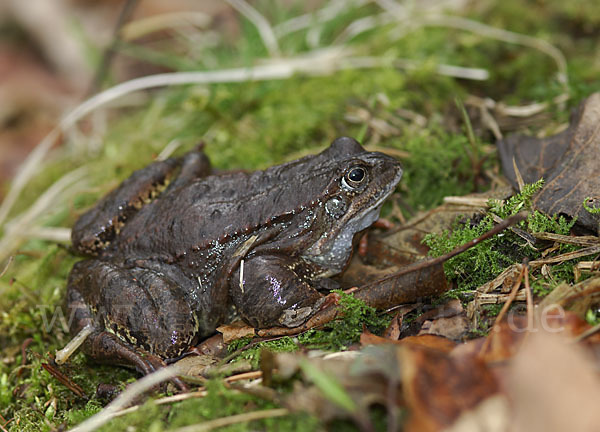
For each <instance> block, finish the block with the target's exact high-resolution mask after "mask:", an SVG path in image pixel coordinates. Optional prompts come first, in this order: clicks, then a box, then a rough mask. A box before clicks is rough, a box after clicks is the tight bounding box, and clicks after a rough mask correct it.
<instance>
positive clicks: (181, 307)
mask: <svg viewBox="0 0 600 432" xmlns="http://www.w3.org/2000/svg"><path fill="white" fill-rule="evenodd" d="M185 299H186V296H184V295H183V292H182V288H181V287H180V286H179V285H178V284H176V283H174V282H172V281H171V280H170V279H169V278H167V277H166V276H164V275H163V274H162V273H159V272H156V271H153V270H148V269H145V268H131V269H128V268H122V267H119V266H117V265H115V264H113V263H108V262H105V261H101V260H87V261H81V262H78V263H77V264H75V266H74V267H73V270H72V272H71V274H70V276H69V282H68V286H67V308H68V312H69V314H70V315H69V316H70V317H71V334H76V333H78V332H79V331H80V330H81V329H82V328H83V327H85V326H86V325H91V326H92V327H93V331H92V334H91V335H90V336H89V337H88V338H87V340H86V341H85V342H84V345H83V350H84V352H85V353H86V354H88V355H89V356H90V357H92V358H93V359H94V360H96V361H98V362H101V363H109V364H115V365H121V366H129V367H133V368H135V369H136V370H138V371H139V372H140V373H142V374H148V373H151V372H153V371H155V370H156V369H158V368H160V367H163V366H164V365H165V362H164V360H163V359H165V358H175V357H177V356H179V355H180V354H182V353H183V352H184V351H185V350H186V349H187V348H188V347H189V346H190V345H192V344H193V343H194V342H195V341H196V336H197V334H198V324H199V321H198V317H197V316H196V313H195V311H194V310H193V308H192V306H191V305H190V304H188V303H187V301H186V300H185ZM176 382H177V384H178V386H179V387H180V388H182V389H183V388H184V387H185V386H184V385H182V383H181V382H179V381H176Z"/></svg>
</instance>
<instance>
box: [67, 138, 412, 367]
mask: <svg viewBox="0 0 600 432" xmlns="http://www.w3.org/2000/svg"><path fill="white" fill-rule="evenodd" d="M401 174H402V169H401V168H400V165H399V164H398V162H397V161H395V160H394V159H392V158H391V157H389V156H386V155H384V154H381V153H370V152H366V151H365V150H364V149H363V148H362V147H361V146H360V145H359V144H358V143H357V142H356V141H354V140H353V139H351V138H339V139H337V140H335V141H334V142H333V143H332V145H331V146H330V147H329V148H328V149H327V150H325V151H323V152H322V153H320V154H318V155H314V156H308V157H305V158H302V159H299V160H296V161H293V162H289V163H286V164H283V165H278V166H274V167H271V168H268V169H266V170H263V171H256V172H253V173H242V172H236V173H224V174H218V175H210V164H209V162H208V160H207V158H206V157H205V155H204V154H203V153H202V152H200V151H193V152H190V153H188V154H186V155H184V156H183V157H181V158H178V159H169V160H166V161H163V162H155V163H153V164H151V165H149V166H148V167H146V168H144V169H142V170H140V171H137V172H135V173H134V174H133V175H132V176H131V177H130V178H129V179H127V180H125V181H124V182H123V183H122V184H121V185H120V186H119V187H118V188H117V189H116V190H114V191H113V192H111V193H110V194H108V195H107V196H106V197H104V198H103V199H102V200H101V201H99V202H98V203H97V205H96V206H95V207H94V208H92V209H91V210H90V211H88V212H87V213H85V214H84V215H83V216H82V217H81V218H80V219H79V220H78V221H77V223H76V224H75V227H74V228H73V235H72V240H73V246H74V247H75V249H76V250H78V251H79V252H81V253H83V254H86V255H90V256H92V258H91V259H88V260H84V261H81V262H78V263H77V264H76V265H75V266H74V267H73V270H72V271H71V274H70V276H69V282H68V288H67V305H68V308H69V311H70V312H71V313H73V314H74V319H73V321H72V325H71V332H72V333H73V334H75V333H77V332H79V331H80V330H81V329H82V328H83V327H84V326H85V325H88V324H91V325H92V326H93V328H94V330H93V333H92V335H91V336H90V337H88V339H87V340H86V342H85V344H84V350H85V351H86V352H87V353H88V355H90V356H91V357H93V358H95V359H96V360H98V361H102V362H107V363H113V364H121V365H126V366H133V367H135V368H136V369H138V370H139V371H140V372H142V373H144V374H145V373H149V372H151V371H153V370H155V369H156V368H157V367H160V366H161V365H163V364H164V360H168V359H173V358H176V357H178V356H180V355H181V354H182V353H183V352H185V351H186V350H187V349H188V348H189V347H190V346H192V345H194V344H195V343H196V342H198V341H199V340H200V339H202V338H204V337H206V336H208V335H210V334H211V333H213V332H214V331H215V328H216V327H217V326H218V325H219V324H221V323H223V322H224V321H225V320H226V317H227V316H228V315H229V314H230V313H231V310H232V308H235V310H236V312H237V314H239V316H241V317H242V318H243V319H244V320H245V321H246V322H248V323H249V324H250V325H253V326H255V327H269V326H273V325H285V326H296V325H299V324H301V323H302V322H304V321H305V320H306V319H307V318H308V317H309V316H311V315H312V314H313V313H314V312H315V311H316V310H317V309H318V307H319V305H320V304H321V302H322V301H323V298H324V297H323V295H322V294H321V293H319V291H318V290H319V289H320V288H326V287H328V286H330V284H329V283H328V282H329V279H328V278H329V277H330V276H333V275H335V274H338V273H340V272H341V271H342V270H343V269H344V267H345V265H346V264H347V262H348V260H349V259H350V255H351V253H352V240H353V237H354V235H355V234H356V233H357V232H359V231H362V230H364V229H365V228H366V227H368V226H369V225H370V224H371V223H373V222H374V221H375V220H376V219H377V216H378V214H379V209H380V208H381V204H382V202H383V200H384V199H385V198H386V197H387V196H389V194H390V193H391V192H392V191H393V190H394V188H395V186H396V184H397V183H398V181H399V180H400V176H401ZM241 274H243V277H241Z"/></svg>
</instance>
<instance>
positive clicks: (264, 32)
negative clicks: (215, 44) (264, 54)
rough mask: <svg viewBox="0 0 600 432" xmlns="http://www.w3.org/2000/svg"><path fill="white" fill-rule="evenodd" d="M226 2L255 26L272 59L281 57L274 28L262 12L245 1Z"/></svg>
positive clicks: (232, 0)
mask: <svg viewBox="0 0 600 432" xmlns="http://www.w3.org/2000/svg"><path fill="white" fill-rule="evenodd" d="M225 1H226V2H227V3H229V5H230V6H231V7H233V8H234V9H236V10H237V11H238V12H239V13H241V14H242V15H244V16H245V17H246V18H247V19H248V20H249V21H250V22H251V23H252V24H254V26H255V27H256V30H258V34H260V37H261V39H262V41H263V43H264V44H265V48H267V51H268V52H269V55H271V57H279V56H280V55H281V50H280V49H279V44H278V43H277V38H276V37H275V33H273V28H272V27H271V25H270V24H269V22H268V21H267V19H266V18H265V17H264V16H263V15H262V14H261V13H260V12H258V11H257V10H256V9H254V8H253V7H252V6H250V4H248V3H247V2H246V1H245V0H225Z"/></svg>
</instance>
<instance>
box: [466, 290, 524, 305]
mask: <svg viewBox="0 0 600 432" xmlns="http://www.w3.org/2000/svg"><path fill="white" fill-rule="evenodd" d="M509 298H510V294H499V293H485V294H480V295H479V296H478V298H477V301H478V302H479V305H484V304H500V303H506V302H507V301H508V300H509ZM526 300H527V294H526V293H525V290H523V289H521V290H519V291H518V292H517V294H516V296H515V298H514V299H513V301H526Z"/></svg>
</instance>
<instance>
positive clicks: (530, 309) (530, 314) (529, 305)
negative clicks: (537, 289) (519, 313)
mask: <svg viewBox="0 0 600 432" xmlns="http://www.w3.org/2000/svg"><path fill="white" fill-rule="evenodd" d="M524 267H525V294H526V295H527V328H528V329H533V312H534V311H533V296H532V295H531V287H530V286H529V266H528V265H527V263H526V262H525V263H524Z"/></svg>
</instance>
